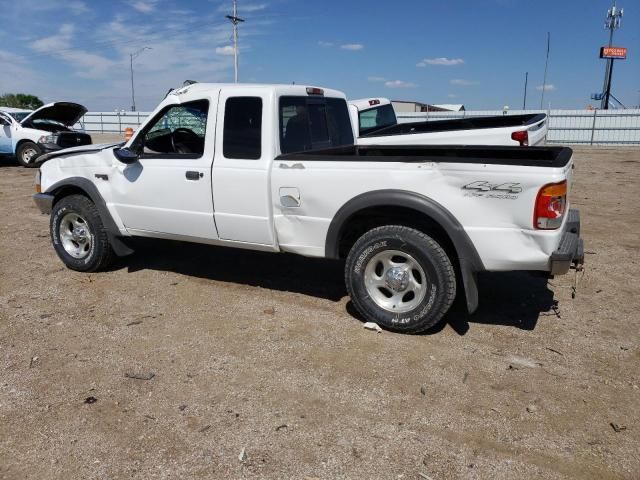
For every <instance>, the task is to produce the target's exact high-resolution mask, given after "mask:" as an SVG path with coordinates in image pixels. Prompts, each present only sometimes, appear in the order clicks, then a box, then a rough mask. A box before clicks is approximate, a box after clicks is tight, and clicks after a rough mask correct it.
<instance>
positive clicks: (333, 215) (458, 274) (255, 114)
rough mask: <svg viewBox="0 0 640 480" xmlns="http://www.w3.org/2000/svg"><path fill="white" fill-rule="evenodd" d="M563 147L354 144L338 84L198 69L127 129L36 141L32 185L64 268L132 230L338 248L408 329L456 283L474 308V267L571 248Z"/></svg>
mask: <svg viewBox="0 0 640 480" xmlns="http://www.w3.org/2000/svg"><path fill="white" fill-rule="evenodd" d="M571 156H572V151H571V149H569V148H561V147H548V148H528V149H526V148H519V147H465V146H407V145H400V146H361V145H355V144H354V135H353V131H352V128H351V122H350V119H349V110H348V106H347V102H346V99H345V96H344V94H342V93H341V92H338V91H335V90H330V89H324V88H318V87H306V86H300V85H250V84H246V85H244V84H197V83H196V84H193V85H189V86H187V87H183V88H180V89H178V90H174V91H172V92H171V93H169V94H168V95H167V97H166V98H165V99H164V100H163V101H162V103H160V105H159V106H158V107H157V108H156V109H155V111H154V112H153V113H152V114H151V115H150V116H149V118H148V119H147V120H146V122H145V123H144V124H143V125H142V126H141V128H140V129H139V130H138V131H137V132H136V133H135V134H134V136H133V137H132V138H131V139H130V140H129V141H127V142H126V143H125V144H119V145H114V144H111V145H93V146H86V147H76V148H72V149H67V150H64V151H61V152H55V153H50V154H47V155H44V156H42V157H41V159H40V160H41V163H40V168H39V171H38V173H37V176H36V182H35V183H36V186H35V188H36V192H37V193H36V194H35V195H34V200H35V203H36V204H37V206H38V207H39V208H40V210H41V211H42V212H43V213H47V214H50V234H51V240H52V244H53V248H54V249H55V251H56V253H57V254H58V256H59V257H60V259H61V260H62V261H63V262H64V264H65V265H66V266H67V267H69V268H71V269H73V270H77V271H83V272H93V271H97V270H101V269H104V268H106V267H107V266H108V265H109V263H110V262H111V261H112V260H113V258H114V255H121V256H123V255H127V254H129V253H131V252H132V248H131V245H130V242H128V239H130V238H132V237H153V238H165V239H173V240H183V241H188V242H196V243H203V244H210V245H216V246H227V247H237V248H244V249H251V250H261V251H268V252H290V253H295V254H300V255H305V256H309V257H325V258H329V259H340V260H342V261H344V264H345V282H346V288H347V291H348V293H349V295H350V296H351V299H352V301H353V304H354V306H355V307H356V309H357V310H358V311H359V312H360V313H361V314H362V316H363V317H364V318H365V319H366V320H367V321H372V322H376V323H378V324H379V325H380V326H382V327H384V328H386V329H389V330H393V331H397V332H405V333H417V332H421V331H424V330H425V329H428V328H430V327H432V326H433V325H434V324H436V323H437V322H439V321H440V319H441V318H442V317H443V315H444V314H445V313H446V312H447V310H449V307H450V306H451V304H452V302H453V300H454V298H455V296H456V293H457V292H459V293H460V294H461V295H462V298H463V299H464V300H465V301H466V305H467V308H468V309H469V311H470V312H472V311H474V310H475V309H476V307H477V305H478V290H477V284H476V282H477V275H478V273H480V272H483V271H507V270H530V271H538V272H543V273H545V274H548V275H557V274H563V273H566V272H567V271H568V270H569V269H570V267H571V266H572V265H576V264H580V263H582V261H583V257H584V255H583V247H582V240H581V238H580V218H579V215H578V211H577V210H573V209H570V201H569V198H570V196H569V195H570V190H571V183H572V177H573V162H572V159H571ZM212 268H215V266H213V265H212Z"/></svg>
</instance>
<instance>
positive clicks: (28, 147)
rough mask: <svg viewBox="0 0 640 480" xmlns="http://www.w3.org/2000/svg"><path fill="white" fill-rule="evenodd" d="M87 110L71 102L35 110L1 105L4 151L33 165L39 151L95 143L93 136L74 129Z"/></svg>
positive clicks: (1, 151)
mask: <svg viewBox="0 0 640 480" xmlns="http://www.w3.org/2000/svg"><path fill="white" fill-rule="evenodd" d="M85 113H87V109H86V108H85V107H83V106H82V105H79V104H77V103H71V102H56V103H49V104H47V105H44V106H43V107H40V108H39V109H37V110H35V111H31V110H21V109H16V108H7V107H0V154H5V155H15V156H16V158H17V159H18V162H19V163H20V164H21V165H22V166H25V167H27V166H31V165H33V164H34V162H35V160H36V159H37V158H38V156H39V155H41V154H42V153H46V152H54V151H57V150H62V149H64V148H69V147H77V146H79V145H89V144H91V136H90V135H88V134H87V133H84V132H78V131H74V130H73V126H74V125H75V124H76V123H77V122H78V120H80V118H82V116H83V115H84V114H85Z"/></svg>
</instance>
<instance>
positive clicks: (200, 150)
mask: <svg viewBox="0 0 640 480" xmlns="http://www.w3.org/2000/svg"><path fill="white" fill-rule="evenodd" d="M208 113H209V102H208V101H207V100H198V101H195V102H188V103H183V104H180V105H172V106H169V107H167V108H166V109H164V110H163V111H162V112H160V114H158V115H157V116H156V118H155V119H154V120H152V121H151V123H150V124H149V125H148V126H147V127H146V128H145V130H144V131H143V132H141V133H140V135H138V137H137V138H136V142H135V145H134V146H133V147H134V148H135V149H137V150H142V156H143V157H146V158H154V157H157V158H164V157H172V158H173V157H178V158H179V157H181V156H184V157H188V158H194V157H196V158H197V157H201V156H202V155H203V154H204V141H205V136H206V133H207V117H208Z"/></svg>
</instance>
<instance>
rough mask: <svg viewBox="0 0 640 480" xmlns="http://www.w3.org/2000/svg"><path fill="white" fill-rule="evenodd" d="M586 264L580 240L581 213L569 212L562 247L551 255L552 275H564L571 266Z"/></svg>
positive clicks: (573, 210)
mask: <svg viewBox="0 0 640 480" xmlns="http://www.w3.org/2000/svg"><path fill="white" fill-rule="evenodd" d="M583 263H584V243H583V241H582V238H580V212H579V211H578V210H575V209H572V210H569V218H567V223H566V224H565V227H564V231H563V232H562V237H561V239H560V245H559V246H558V249H557V250H556V251H555V252H553V253H552V254H551V275H564V274H565V273H567V272H568V271H569V269H570V268H571V265H582V264H583Z"/></svg>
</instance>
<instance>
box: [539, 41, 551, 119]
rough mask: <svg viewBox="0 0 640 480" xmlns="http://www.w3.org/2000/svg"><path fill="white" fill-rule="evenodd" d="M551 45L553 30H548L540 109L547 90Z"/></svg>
mask: <svg viewBox="0 0 640 480" xmlns="http://www.w3.org/2000/svg"><path fill="white" fill-rule="evenodd" d="M550 47H551V32H547V59H546V60H545V62H544V80H543V81H542V96H541V97H540V109H541V110H542V109H543V108H544V92H545V91H546V90H547V68H548V67H549V49H550Z"/></svg>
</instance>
